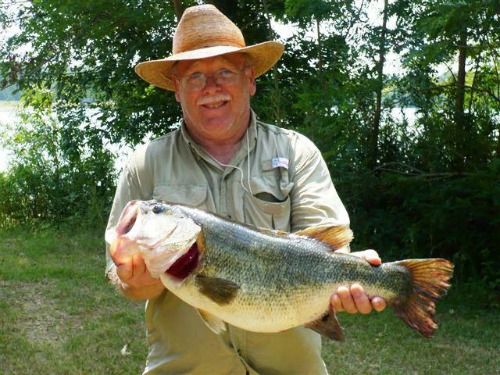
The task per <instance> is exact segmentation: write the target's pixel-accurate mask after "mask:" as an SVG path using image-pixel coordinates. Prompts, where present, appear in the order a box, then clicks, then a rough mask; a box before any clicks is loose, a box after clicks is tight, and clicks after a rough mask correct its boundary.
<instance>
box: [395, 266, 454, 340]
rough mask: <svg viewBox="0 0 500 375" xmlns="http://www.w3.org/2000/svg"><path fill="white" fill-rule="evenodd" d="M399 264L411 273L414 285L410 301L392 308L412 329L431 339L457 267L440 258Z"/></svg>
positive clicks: (406, 300) (396, 304)
mask: <svg viewBox="0 0 500 375" xmlns="http://www.w3.org/2000/svg"><path fill="white" fill-rule="evenodd" d="M395 264H398V265H400V266H403V267H405V268H406V269H407V270H409V271H410V273H411V278H412V285H411V291H410V293H409V296H408V298H407V299H405V300H401V301H398V302H396V303H394V304H392V308H393V309H394V312H395V313H396V315H397V316H399V318H401V319H402V320H403V321H404V322H405V323H406V324H407V325H408V326H410V327H411V328H414V329H416V330H417V331H419V332H420V333H422V335H424V336H425V337H431V336H432V334H433V333H434V331H435V330H436V328H437V326H438V324H437V322H436V321H435V318H434V314H435V312H436V302H437V301H438V300H439V299H440V298H442V297H443V296H445V295H446V293H447V290H448V288H449V287H450V284H449V280H450V279H451V277H452V275H453V264H452V263H451V262H450V261H448V260H446V259H440V258H435V259H411V260H402V261H398V262H395Z"/></svg>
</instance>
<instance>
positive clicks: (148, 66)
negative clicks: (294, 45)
mask: <svg viewBox="0 0 500 375" xmlns="http://www.w3.org/2000/svg"><path fill="white" fill-rule="evenodd" d="M284 49H285V47H284V46H283V44H281V43H279V42H274V41H269V42H264V43H259V44H255V45H253V46H248V47H243V48H239V47H231V46H216V47H206V48H200V49H196V50H193V51H187V52H182V53H178V54H176V55H172V56H169V57H167V58H165V59H161V60H151V61H144V62H141V63H139V64H137V65H136V67H135V72H136V73H137V75H138V76H139V77H141V78H142V79H143V80H145V81H147V82H149V83H151V84H153V85H155V86H157V87H160V88H162V89H165V90H170V91H175V86H174V82H173V81H172V78H171V73H170V71H171V69H172V67H173V66H174V64H175V63H176V62H177V61H185V60H198V59H205V58H209V57H214V56H220V55H226V54H230V53H237V52H240V53H246V54H248V55H250V56H251V58H252V61H253V67H254V73H255V77H258V76H260V75H262V74H264V73H265V72H267V71H268V70H269V69H271V68H272V67H273V66H274V65H275V64H276V62H277V61H278V60H279V59H280V57H281V55H282V54H283V51H284Z"/></svg>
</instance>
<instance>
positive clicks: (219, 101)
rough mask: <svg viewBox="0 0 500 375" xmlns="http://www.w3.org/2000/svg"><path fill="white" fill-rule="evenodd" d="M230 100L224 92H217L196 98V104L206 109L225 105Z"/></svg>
mask: <svg viewBox="0 0 500 375" xmlns="http://www.w3.org/2000/svg"><path fill="white" fill-rule="evenodd" d="M230 100H231V97H230V96H228V95H224V94H218V95H215V96H211V97H203V98H200V99H199V100H198V105H200V106H203V107H205V108H208V109H217V108H220V107H222V106H224V105H226V104H227V103H228V102H229V101H230Z"/></svg>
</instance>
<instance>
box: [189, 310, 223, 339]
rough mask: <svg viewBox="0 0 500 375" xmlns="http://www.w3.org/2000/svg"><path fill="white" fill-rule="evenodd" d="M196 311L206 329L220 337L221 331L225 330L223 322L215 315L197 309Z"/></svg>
mask: <svg viewBox="0 0 500 375" xmlns="http://www.w3.org/2000/svg"><path fill="white" fill-rule="evenodd" d="M196 311H198V314H200V317H201V320H203V322H204V323H205V324H206V325H207V327H208V328H210V330H211V331H212V332H213V333H215V334H217V335H220V334H221V333H222V331H225V330H226V325H225V324H224V322H223V321H222V320H221V319H219V318H218V317H216V316H215V315H212V314H210V313H209V312H207V311H205V310H200V309H197V310H196Z"/></svg>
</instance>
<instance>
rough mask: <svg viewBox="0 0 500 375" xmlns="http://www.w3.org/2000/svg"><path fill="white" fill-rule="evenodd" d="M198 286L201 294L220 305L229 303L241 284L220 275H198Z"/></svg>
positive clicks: (196, 282)
mask: <svg viewBox="0 0 500 375" xmlns="http://www.w3.org/2000/svg"><path fill="white" fill-rule="evenodd" d="M195 284H196V286H197V287H198V290H199V291H200V293H201V294H203V295H204V296H206V297H208V298H210V299H211V300H212V301H214V302H215V303H217V304H218V305H227V304H228V303H230V302H231V301H232V300H233V299H234V298H235V297H236V295H237V294H238V290H239V289H240V286H239V285H238V284H236V283H235V282H233V281H230V280H226V279H221V278H218V277H208V276H203V275H196V281H195Z"/></svg>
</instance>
